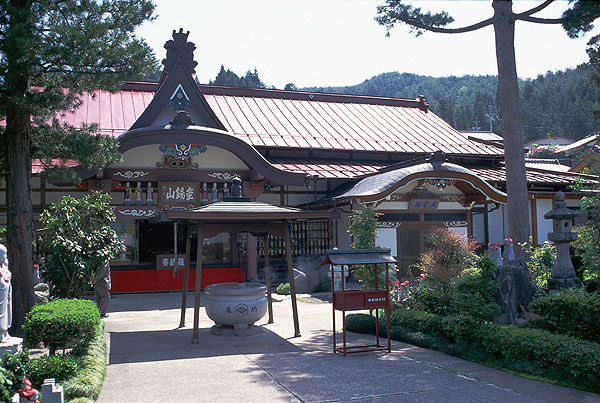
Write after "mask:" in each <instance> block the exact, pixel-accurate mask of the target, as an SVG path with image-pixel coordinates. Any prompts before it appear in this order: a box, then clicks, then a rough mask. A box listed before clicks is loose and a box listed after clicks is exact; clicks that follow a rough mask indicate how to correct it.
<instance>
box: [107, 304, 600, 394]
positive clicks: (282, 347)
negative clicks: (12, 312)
mask: <svg viewBox="0 0 600 403" xmlns="http://www.w3.org/2000/svg"><path fill="white" fill-rule="evenodd" d="M322 295H324V294H322ZM316 296H317V297H319V295H316ZM323 299H325V298H323ZM203 301H204V293H202V295H201V305H202V306H204V304H203ZM193 303H194V298H193V295H189V296H188V298H187V310H186V323H185V324H186V326H185V327H183V328H178V325H179V323H180V310H181V309H180V308H181V293H179V292H173V293H144V294H116V295H115V294H113V296H112V299H111V303H110V307H109V317H108V318H106V319H104V321H105V324H106V328H105V331H106V335H107V340H108V348H109V365H108V371H107V375H106V379H105V382H104V386H103V388H102V393H101V395H100V398H99V399H98V402H99V403H114V402H130V403H134V402H244V403H251V402H257V403H258V402H260V403H264V402H374V403H376V402H381V403H383V402H386V403H387V402H565V401H569V402H600V396H599V395H597V394H594V393H587V392H582V391H579V390H575V389H571V388H566V387H562V386H556V385H551V384H547V383H543V382H538V381H535V380H530V379H526V378H522V377H519V376H515V375H512V374H509V373H506V372H503V371H498V370H495V369H492V368H488V367H485V366H483V365H480V364H476V363H472V362H469V361H465V360H461V359H458V358H455V357H452V356H449V355H446V354H442V353H439V352H436V351H432V350H428V349H424V348H420V347H415V346H412V345H409V344H405V343H400V342H395V341H392V352H391V353H387V352H366V353H357V354H349V355H347V356H346V357H344V356H343V355H342V354H334V353H333V344H332V308H331V304H329V303H327V302H324V301H322V300H321V299H319V298H315V297H314V296H309V295H301V296H299V298H298V311H299V318H300V330H301V334H302V336H301V337H296V338H295V337H293V335H294V325H293V320H292V309H291V301H290V297H289V296H280V295H277V294H274V304H273V305H274V306H273V311H274V323H271V324H268V323H267V317H265V318H263V319H262V320H260V321H259V322H257V325H258V326H260V327H261V328H262V330H264V332H263V333H259V334H252V335H248V336H236V335H231V334H229V335H228V334H221V335H215V334H213V332H211V327H212V326H213V322H212V321H211V320H210V319H209V318H208V317H207V316H206V314H205V312H204V308H202V309H201V315H200V324H199V326H200V331H199V343H198V344H192V343H191V340H192V327H193V312H192V311H193V309H192V308H193ZM336 314H337V315H338V316H337V317H336V323H337V324H338V334H339V336H338V337H339V339H338V343H341V328H340V323H341V314H340V313H339V312H336ZM224 333H226V332H224ZM347 336H348V343H349V344H369V343H373V341H374V336H372V335H359V334H355V333H351V332H348V333H347Z"/></svg>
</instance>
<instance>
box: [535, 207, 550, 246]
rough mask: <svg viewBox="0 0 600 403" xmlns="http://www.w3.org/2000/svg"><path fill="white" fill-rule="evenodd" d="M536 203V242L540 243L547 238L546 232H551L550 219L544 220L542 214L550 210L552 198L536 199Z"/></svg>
mask: <svg viewBox="0 0 600 403" xmlns="http://www.w3.org/2000/svg"><path fill="white" fill-rule="evenodd" d="M536 204H537V209H536V210H537V232H538V243H540V244H541V243H544V242H545V241H547V240H548V232H552V220H546V219H545V218H544V214H546V213H547V212H549V211H550V210H552V204H553V200H551V199H538V200H536Z"/></svg>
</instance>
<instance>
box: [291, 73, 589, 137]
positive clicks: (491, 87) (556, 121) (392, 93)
mask: <svg viewBox="0 0 600 403" xmlns="http://www.w3.org/2000/svg"><path fill="white" fill-rule="evenodd" d="M586 76H587V72H585V71H580V70H567V71H558V72H548V73H546V74H545V75H539V76H538V77H537V78H536V79H533V80H521V81H520V83H519V86H520V92H521V106H522V112H523V130H524V132H525V140H526V141H532V140H536V139H539V138H543V137H546V136H548V135H550V136H560V137H566V138H572V139H580V138H583V137H585V136H588V135H591V134H593V133H595V132H598V131H600V119H595V118H594V116H593V113H594V111H597V110H600V88H598V87H591V86H587V85H586V84H585V78H586ZM497 82H498V80H497V78H496V76H463V77H454V76H450V77H440V78H435V77H428V76H419V75H416V74H410V73H397V72H394V73H383V74H380V75H378V76H375V77H373V78H371V79H369V80H365V81H364V82H362V83H360V84H358V85H353V86H348V87H309V88H302V90H305V91H314V92H333V93H340V94H341V93H343V94H357V95H377V96H385V97H397V98H416V97H417V96H418V95H425V97H426V98H427V101H428V102H429V104H430V106H431V110H432V111H434V112H435V113H436V114H438V115H439V116H441V117H442V118H443V119H444V120H446V121H447V122H449V123H450V124H451V125H452V126H453V127H455V128H456V129H459V130H474V129H475V125H476V124H477V126H478V127H479V130H482V131H489V130H490V106H491V116H492V127H493V131H494V132H495V133H498V134H501V133H502V128H501V127H500V120H499V116H500V108H499V105H498V101H497V94H496V92H497Z"/></svg>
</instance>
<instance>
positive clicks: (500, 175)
mask: <svg viewBox="0 0 600 403" xmlns="http://www.w3.org/2000/svg"><path fill="white" fill-rule="evenodd" d="M469 169H470V170H472V171H473V172H475V173H476V174H477V175H479V176H480V177H481V178H482V179H484V180H485V181H487V182H506V171H505V170H504V169H502V168H482V167H469ZM574 176H575V175H573V174H571V173H568V172H564V173H563V172H555V173H552V172H548V171H543V170H533V169H528V170H527V172H526V177H527V182H528V183H536V184H549V185H554V184H556V185H559V184H560V185H566V184H570V183H572V182H573V178H574Z"/></svg>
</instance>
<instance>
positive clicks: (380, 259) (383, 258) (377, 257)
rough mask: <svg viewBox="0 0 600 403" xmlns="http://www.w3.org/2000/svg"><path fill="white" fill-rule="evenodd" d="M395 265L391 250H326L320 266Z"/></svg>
mask: <svg viewBox="0 0 600 403" xmlns="http://www.w3.org/2000/svg"><path fill="white" fill-rule="evenodd" d="M370 263H373V264H376V263H396V259H394V257H393V256H392V255H391V249H328V250H327V256H325V261H324V262H323V263H322V264H345V265H353V264H370Z"/></svg>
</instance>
